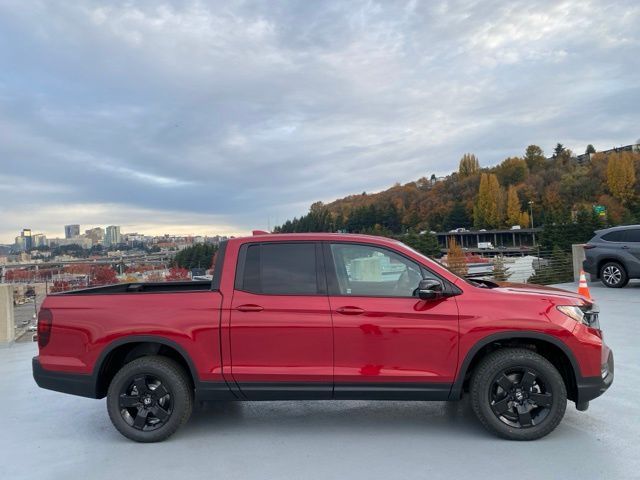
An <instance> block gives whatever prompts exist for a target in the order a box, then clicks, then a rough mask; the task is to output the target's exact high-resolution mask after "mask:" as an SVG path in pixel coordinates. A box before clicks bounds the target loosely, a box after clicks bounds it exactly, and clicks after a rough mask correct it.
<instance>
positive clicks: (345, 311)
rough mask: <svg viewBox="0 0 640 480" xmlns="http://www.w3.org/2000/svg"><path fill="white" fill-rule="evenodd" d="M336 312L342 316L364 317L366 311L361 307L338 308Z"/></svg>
mask: <svg viewBox="0 0 640 480" xmlns="http://www.w3.org/2000/svg"><path fill="white" fill-rule="evenodd" d="M336 312H338V313H341V314H342V315H362V314H363V313H364V310H363V309H361V308H360V307H340V308H336Z"/></svg>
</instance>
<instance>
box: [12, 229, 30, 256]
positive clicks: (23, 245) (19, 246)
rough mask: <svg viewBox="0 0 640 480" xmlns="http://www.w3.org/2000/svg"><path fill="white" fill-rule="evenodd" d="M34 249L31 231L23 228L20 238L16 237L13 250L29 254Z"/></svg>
mask: <svg viewBox="0 0 640 480" xmlns="http://www.w3.org/2000/svg"><path fill="white" fill-rule="evenodd" d="M32 248H33V238H31V229H30V228H23V229H22V232H20V236H18V237H16V239H15V243H14V246H13V250H14V251H16V252H28V251H29V250H31V249H32Z"/></svg>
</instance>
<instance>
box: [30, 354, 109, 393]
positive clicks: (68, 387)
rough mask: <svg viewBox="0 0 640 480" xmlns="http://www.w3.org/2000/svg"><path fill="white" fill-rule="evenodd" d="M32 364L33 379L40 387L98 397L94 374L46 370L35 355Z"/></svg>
mask: <svg viewBox="0 0 640 480" xmlns="http://www.w3.org/2000/svg"><path fill="white" fill-rule="evenodd" d="M31 364H32V368H33V379H34V380H35V381H36V383H37V384H38V386H39V387H40V388H46V389H47V390H54V391H56V392H62V393H69V394H71V395H79V396H81V397H88V398H98V397H97V395H96V381H95V378H94V377H93V375H81V374H77V373H64V372H54V371H51V370H45V369H44V368H42V365H40V362H39V361H38V357H33V360H32V362H31Z"/></svg>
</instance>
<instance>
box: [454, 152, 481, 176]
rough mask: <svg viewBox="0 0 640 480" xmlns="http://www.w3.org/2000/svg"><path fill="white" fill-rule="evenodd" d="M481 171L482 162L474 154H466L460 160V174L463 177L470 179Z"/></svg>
mask: <svg viewBox="0 0 640 480" xmlns="http://www.w3.org/2000/svg"><path fill="white" fill-rule="evenodd" d="M479 171H480V162H478V159H477V158H476V156H475V155H474V154H473V153H465V154H464V155H463V156H462V158H461V159H460V166H459V167H458V173H459V174H460V176H461V177H468V176H469V175H474V174H476V173H478V172H479Z"/></svg>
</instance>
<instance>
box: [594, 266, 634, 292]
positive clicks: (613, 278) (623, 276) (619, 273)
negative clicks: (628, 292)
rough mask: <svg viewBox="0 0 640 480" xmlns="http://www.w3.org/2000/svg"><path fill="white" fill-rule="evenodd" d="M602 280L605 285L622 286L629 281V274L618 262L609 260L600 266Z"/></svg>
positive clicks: (610, 286)
mask: <svg viewBox="0 0 640 480" xmlns="http://www.w3.org/2000/svg"><path fill="white" fill-rule="evenodd" d="M600 280H602V283H603V284H604V285H605V287H609V288H622V287H624V286H626V285H627V283H629V276H628V275H627V271H626V270H625V268H624V267H623V266H622V265H621V264H619V263H618V262H607V263H605V264H604V265H602V267H600Z"/></svg>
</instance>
